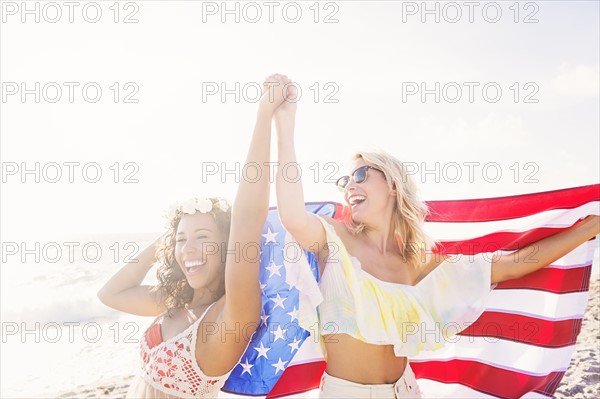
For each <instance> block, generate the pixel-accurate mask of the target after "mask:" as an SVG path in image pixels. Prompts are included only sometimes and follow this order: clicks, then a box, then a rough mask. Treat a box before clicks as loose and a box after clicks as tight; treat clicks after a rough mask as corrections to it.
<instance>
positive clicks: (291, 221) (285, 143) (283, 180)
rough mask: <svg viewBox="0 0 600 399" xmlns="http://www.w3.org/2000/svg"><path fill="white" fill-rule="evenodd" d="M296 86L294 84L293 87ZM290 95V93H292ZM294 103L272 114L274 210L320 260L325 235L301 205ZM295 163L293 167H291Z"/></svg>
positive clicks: (322, 260)
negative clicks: (275, 153)
mask: <svg viewBox="0 0 600 399" xmlns="http://www.w3.org/2000/svg"><path fill="white" fill-rule="evenodd" d="M294 89H295V88H294ZM292 98H293V96H292ZM295 118H296V103H295V102H293V101H286V102H285V103H284V104H282V105H281V106H280V107H279V108H278V109H277V111H276V112H275V115H274V120H275V128H276V130H277V138H278V140H277V145H278V164H277V178H276V183H275V186H276V191H277V210H278V212H279V217H280V219H281V223H282V224H283V227H285V229H286V230H287V231H289V232H290V234H291V235H293V236H294V238H295V239H296V241H298V243H299V244H300V246H301V247H302V248H304V249H305V250H308V251H310V252H312V253H314V254H315V255H317V257H318V258H319V264H320V265H321V264H325V262H324V261H325V259H327V255H328V250H327V236H326V233H325V228H324V227H323V225H322V224H321V222H320V221H319V219H318V218H317V216H315V215H314V214H313V213H311V212H307V211H306V208H305V206H304V191H303V190H302V180H301V179H297V173H300V172H301V171H300V166H299V165H298V163H297V162H296V150H295V147H294V126H295ZM294 165H295V167H294Z"/></svg>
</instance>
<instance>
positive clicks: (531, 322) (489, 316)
mask: <svg viewBox="0 0 600 399" xmlns="http://www.w3.org/2000/svg"><path fill="white" fill-rule="evenodd" d="M580 331H581V319H567V320H544V319H538V318H536V317H530V316H524V315H518V314H513V313H504V312H493V311H486V312H483V314H482V315H481V316H480V317H479V318H478V319H477V321H476V322H475V323H473V324H471V325H470V326H469V327H468V328H466V329H465V330H463V331H462V332H461V333H460V334H459V335H463V336H469V337H470V336H473V337H491V338H499V339H506V340H509V341H514V342H521V343H525V344H530V345H535V346H542V347H546V348H560V347H564V346H569V345H574V344H575V342H576V341H577V334H579V332H580ZM490 342H494V341H493V340H492V339H490Z"/></svg>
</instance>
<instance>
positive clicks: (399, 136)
mask: <svg viewBox="0 0 600 399" xmlns="http://www.w3.org/2000/svg"><path fill="white" fill-rule="evenodd" d="M36 3H37V4H38V7H39V9H38V10H39V11H38V12H37V14H38V16H39V23H37V22H36V21H35V18H36V12H35V11H33V12H32V13H31V14H26V13H24V11H23V9H22V4H23V3H21V2H8V1H4V2H2V25H1V28H0V36H1V38H0V48H1V51H0V56H1V57H0V58H1V60H0V80H1V81H2V102H1V103H0V107H1V109H0V116H1V117H0V129H1V132H0V133H1V145H0V148H1V149H0V152H1V153H0V155H1V161H2V183H3V184H2V190H1V194H0V200H1V220H2V225H1V234H2V240H3V241H7V240H8V241H10V240H16V239H28V238H29V237H33V236H34V235H35V236H37V235H49V236H52V237H60V236H69V235H72V234H78V233H83V232H87V233H112V232H115V233H117V232H144V231H153V232H154V231H160V229H161V227H162V213H163V210H164V209H165V208H166V207H167V206H168V205H169V204H170V203H171V202H173V201H175V200H178V199H183V198H185V197H187V196H188V195H190V194H195V193H197V194H200V195H223V196H226V197H229V198H230V199H233V197H234V195H235V190H236V183H235V178H234V175H232V174H229V175H226V176H220V173H217V174H216V175H208V174H207V173H204V176H203V170H204V172H207V171H209V169H207V168H212V167H213V166H215V165H216V166H217V167H218V168H219V170H218V172H220V171H221V170H222V168H223V167H225V168H227V169H229V170H231V169H234V168H235V165H236V163H239V162H242V161H243V160H244V158H245V154H246V151H247V146H248V144H249V139H250V135H251V132H252V128H253V124H254V116H255V113H256V110H257V105H256V104H255V103H253V101H254V97H255V92H254V87H255V86H256V85H257V84H259V83H262V80H263V79H264V78H265V77H266V76H267V75H269V74H271V73H275V72H278V73H285V74H287V75H288V76H290V77H291V78H292V79H293V80H295V81H296V82H297V83H298V84H299V86H300V88H301V90H302V93H303V96H302V98H301V99H300V102H299V108H298V116H297V128H296V132H297V133H296V135H297V137H296V143H297V151H298V158H299V160H300V163H301V165H302V166H303V173H304V190H305V197H306V198H305V200H306V201H317V200H338V201H340V200H341V197H340V196H339V194H338V192H337V190H336V189H335V187H334V186H333V185H332V184H326V183H325V182H324V180H325V178H326V177H327V176H329V175H330V176H331V177H332V178H333V177H334V176H335V177H337V176H339V175H340V174H342V173H343V172H344V173H345V172H347V170H346V169H347V167H346V164H347V159H348V156H349V154H350V152H351V150H353V149H355V148H361V147H364V146H376V147H380V148H383V149H385V150H387V151H389V152H390V153H391V154H393V155H395V156H397V157H398V158H399V159H401V160H403V161H406V162H408V163H410V165H411V168H412V169H411V170H412V171H413V172H414V177H415V178H417V179H418V180H419V181H420V187H421V196H422V197H423V198H424V199H452V198H474V197H493V196H504V195H513V194H519V193H528V192H539V191H546V190H552V189H559V188H566V187H574V186H580V185H587V184H594V183H598V181H600V172H599V169H600V168H599V148H600V145H599V131H600V129H599V86H600V83H599V75H600V71H599V54H598V49H599V48H600V43H599V20H598V18H599V3H598V2H596V1H569V2H561V1H536V2H527V3H526V2H521V3H515V2H512V1H509V2H496V3H493V4H492V3H489V2H476V5H475V7H474V8H473V9H472V10H471V11H472V20H473V22H469V11H470V10H469V8H468V7H467V6H465V5H464V3H463V2H456V3H451V4H447V3H434V2H430V3H428V7H429V9H430V10H434V7H436V4H437V7H438V10H439V22H436V21H435V14H423V11H424V10H423V9H422V3H421V2H400V1H382V2H371V1H369V2H367V1H336V2H321V3H318V4H317V3H314V2H296V3H292V4H286V3H285V2H275V3H274V8H273V9H272V10H273V14H272V18H273V22H272V23H271V22H269V8H268V7H269V6H268V4H266V3H265V2H260V1H259V2H255V3H252V4H251V5H250V6H248V5H246V3H237V7H238V8H237V9H238V12H237V16H238V17H239V22H236V21H235V18H236V13H235V11H234V12H233V13H231V14H225V15H222V14H221V12H222V11H223V10H222V3H221V2H220V1H219V2H204V3H202V2H193V1H169V2H166V1H136V2H129V3H125V2H121V3H119V7H118V11H119V13H118V15H116V11H117V7H115V6H114V5H113V4H114V2H112V1H109V2H97V3H93V4H90V2H79V3H78V4H79V5H78V6H76V7H75V8H74V10H72V11H73V13H72V18H73V22H72V23H70V22H69V8H68V7H67V6H64V5H63V3H62V2H57V3H54V4H58V6H52V7H51V6H46V4H47V3H46V2H28V3H27V4H28V7H30V9H31V10H34V6H35V4H36ZM315 4H316V5H315ZM515 4H516V5H515ZM44 6H46V7H45V8H44ZM57 7H58V8H57ZM111 7H112V8H111ZM228 7H229V9H230V10H235V7H236V2H229V3H228ZM84 9H85V12H84V11H83V10H84ZM97 9H100V11H101V13H102V14H101V17H100V19H99V21H98V22H97V23H90V22H87V21H86V19H87V20H90V21H91V20H93V19H94V18H96V11H97ZM284 9H285V12H284V11H283V10H284ZM298 9H299V10H300V11H301V15H300V18H299V20H298V21H297V22H295V23H292V21H293V19H294V18H296V15H297V14H296V11H297V10H298ZM484 10H485V11H484ZM498 10H500V12H501V14H500V15H499V17H497V15H498V14H497V11H498ZM257 11H260V12H261V13H262V16H261V18H260V19H259V20H258V21H257V22H255V23H252V19H255V18H256V17H257V15H258V14H257ZM317 11H318V15H317ZM57 12H60V13H61V15H60V18H59V14H57ZM457 12H460V13H461V15H460V18H458V17H457V16H458V14H457ZM517 13H518V15H517ZM126 17H128V18H129V19H132V20H135V19H137V21H138V22H137V23H124V22H123V20H124V19H125V18H126ZM115 18H116V19H117V21H118V22H117V23H115V22H114V19H115ZM222 18H224V19H225V22H222ZM422 18H425V22H422V20H421V19H422ZM495 18H497V19H498V21H497V22H495V23H492V22H491V21H493V20H494V19H495ZM515 18H516V20H517V22H515ZM22 19H25V22H22ZM54 19H56V20H57V22H55V23H51V21H52V20H54ZM315 19H316V20H317V22H315ZM326 19H327V20H328V21H329V22H331V23H325V22H324V20H326ZM453 19H457V20H458V22H456V23H452V22H451V21H452V20H453ZM524 20H529V21H534V20H537V22H530V23H525V22H524ZM335 21H337V22H335ZM488 21H489V22H488ZM36 82H39V89H38V90H37V93H38V94H39V96H40V99H39V103H36V101H35V100H36V98H35V92H36V90H35V84H36ZM52 82H54V83H52ZM69 82H73V83H69ZM115 82H116V83H117V86H115ZM236 82H237V83H238V84H239V90H238V91H237V94H238V95H239V97H240V98H239V100H238V101H237V102H236V98H235V92H236V90H235V88H236ZM436 82H438V83H439V90H438V94H439V96H440V101H439V103H436V102H435V93H434V92H435V87H436ZM86 84H87V89H86V90H87V91H86V92H85V93H84V92H83V90H82V88H83V87H84V86H85V85H86ZM422 84H423V85H424V87H422V86H421V85H422ZM484 86H485V87H486V90H485V91H484V90H483V89H482V88H483V87H484ZM69 87H72V88H73V98H72V100H73V101H72V102H70V101H69ZM96 87H100V89H101V90H102V93H101V96H100V98H99V100H98V101H97V102H95V103H92V102H91V100H92V99H93V98H94V96H95V95H96V91H95V90H96V89H95V88H96ZM469 87H471V88H472V90H473V92H472V94H473V101H472V102H470V101H469ZM57 88H59V89H60V90H61V97H60V98H58V99H57V100H56V102H55V103H52V102H51V101H54V99H56V98H57V97H58V96H57V93H58V92H57ZM222 88H225V89H227V90H229V94H227V95H226V96H225V101H224V102H223V101H222V100H221V94H222V90H221V89H222ZM244 88H245V89H244ZM423 88H424V89H427V90H430V94H427V95H426V97H425V101H422V99H421V92H422V89H423ZM457 88H458V89H460V90H461V91H462V93H461V94H462V96H460V97H458V96H457V93H458V92H457ZM498 88H499V89H500V90H501V94H500V95H498V92H497V89H498ZM23 89H26V90H30V91H31V92H30V94H26V95H25V98H24V99H23V98H22V97H21V95H22V94H23V93H22V90H23ZM209 90H213V91H214V90H218V92H217V93H216V94H212V93H213V92H211V91H209ZM117 93H118V94H119V98H118V101H117V102H115V98H114V96H115V95H116V94H117ZM517 93H518V98H515V96H516V95H517ZM84 95H87V96H88V97H86V98H87V99H88V100H89V101H87V100H86V98H84ZM127 96H129V99H130V100H131V99H133V100H138V102H137V103H126V102H125V98H126V97H127ZM486 96H487V97H486ZM203 97H204V98H203ZM403 97H404V98H403ZM495 97H497V100H498V101H496V102H492V101H493V100H494V98H495ZM454 99H457V100H456V102H452V101H454ZM331 100H335V101H336V102H331ZM515 100H516V101H515ZM536 100H537V102H531V101H536ZM274 147H275V146H274ZM273 155H274V156H275V155H276V154H275V151H273ZM274 160H276V158H274ZM477 162H478V164H477ZM36 163H38V171H39V175H40V182H39V183H36V181H35V179H36V175H35V173H34V172H32V173H29V174H23V169H24V168H25V169H29V170H35V168H36ZM328 163H329V164H328ZM436 163H437V168H438V172H437V173H435V172H431V173H429V174H425V173H424V170H433V171H435V168H436ZM468 163H473V164H468ZM69 165H72V166H69ZM85 165H87V167H86V169H85V173H84V171H83V167H84V166H85ZM468 165H473V166H471V169H469V166H468ZM70 167H71V168H72V169H69V168H70ZM70 170H72V171H73V175H72V178H73V182H70V181H69V172H70ZM98 170H99V171H100V172H101V173H102V175H101V177H100V179H99V181H98V182H97V183H90V182H88V181H86V179H87V180H93V179H95V177H96V172H97V171H98ZM117 171H118V172H119V173H118V174H117V173H116V172H117ZM57 172H59V173H61V176H58V175H57ZM470 172H471V173H470ZM498 172H499V173H500V175H498ZM436 175H437V176H436ZM470 175H471V177H472V179H470ZM203 177H204V178H203ZM51 180H58V181H57V182H56V183H51V182H50V181H51ZM115 180H116V182H115ZM128 180H129V181H134V182H132V183H125V181H128ZM203 180H204V182H203ZM436 180H437V181H436ZM135 181H137V182H135ZM273 191H274V189H273V190H272V192H273ZM248 200H251V199H248ZM272 205H275V198H274V196H272Z"/></svg>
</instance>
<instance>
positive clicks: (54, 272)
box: [0, 234, 155, 398]
mask: <svg viewBox="0 0 600 399" xmlns="http://www.w3.org/2000/svg"><path fill="white" fill-rule="evenodd" d="M154 237H155V235H153V234H143V235H130V236H110V237H108V236H104V237H102V236H101V237H85V238H83V239H82V238H79V239H78V240H69V241H60V242H41V243H40V245H39V250H36V247H35V243H27V246H25V247H24V248H19V249H18V250H17V253H16V254H14V255H11V254H12V253H13V252H15V250H14V248H13V247H10V248H9V251H4V255H3V256H4V259H3V261H5V262H3V264H2V268H1V270H0V273H1V274H0V276H1V277H0V282H1V289H0V293H1V294H0V295H1V305H2V312H1V317H0V318H1V323H2V341H1V353H2V356H1V360H0V362H1V370H2V384H1V394H0V396H1V397H3V398H5V397H10V398H13V397H36V396H37V397H41V396H46V397H48V395H51V394H56V393H58V392H63V391H64V392H68V391H71V390H73V389H77V387H80V386H93V385H95V384H96V383H97V382H99V381H100V382H101V381H102V380H105V379H111V378H115V377H123V376H127V375H131V374H133V373H134V372H135V371H136V367H137V365H138V363H139V350H138V349H139V339H140V337H141V335H142V333H143V331H144V330H145V329H146V328H147V326H148V325H149V324H150V323H151V321H152V318H149V317H138V316H132V315H129V314H125V313H121V312H118V311H115V310H112V309H110V308H108V307H106V306H105V305H103V304H102V303H101V302H100V300H99V299H98V298H97V296H96V294H97V292H98V290H99V289H100V287H101V286H102V285H103V284H104V283H105V282H106V281H107V280H108V279H109V278H110V276H112V275H113V274H114V273H115V272H116V271H117V270H118V269H119V268H120V267H121V266H122V265H123V261H124V260H126V257H127V256H130V255H131V254H133V253H134V251H135V250H137V249H140V250H141V249H143V248H145V246H147V245H149V244H150V243H151V242H152V241H153V239H154ZM64 242H68V243H78V244H79V245H75V244H67V245H63V243H64ZM5 245H6V244H5ZM84 247H85V250H84V249H83V248H84ZM3 249H5V248H3ZM22 249H25V250H29V252H28V253H27V254H26V256H25V259H22V255H23V254H24V251H23V250H22ZM70 249H71V250H70ZM7 252H8V254H7ZM61 252H62V253H61ZM136 252H137V251H136ZM36 255H38V257H37V259H36ZM115 260H117V261H119V262H115ZM154 270H155V269H152V271H151V272H150V273H148V276H147V279H146V280H145V281H146V282H148V283H151V282H153V281H155V277H154Z"/></svg>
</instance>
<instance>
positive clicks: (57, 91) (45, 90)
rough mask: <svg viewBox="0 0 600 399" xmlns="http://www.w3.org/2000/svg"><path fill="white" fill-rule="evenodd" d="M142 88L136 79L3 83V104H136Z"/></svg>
mask: <svg viewBox="0 0 600 399" xmlns="http://www.w3.org/2000/svg"><path fill="white" fill-rule="evenodd" d="M139 90H140V87H139V86H138V84H137V83H135V82H126V83H119V82H112V83H110V84H101V83H98V82H60V83H59V82H2V103H4V104H6V103H8V102H21V103H28V102H29V103H34V102H35V103H38V104H39V103H41V102H44V103H51V104H55V103H65V102H68V103H75V102H86V103H90V104H95V103H97V102H100V100H102V97H103V96H104V98H105V101H111V100H112V102H114V103H125V104H135V103H138V102H139V99H138V98H136V95H137V94H138V92H139Z"/></svg>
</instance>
